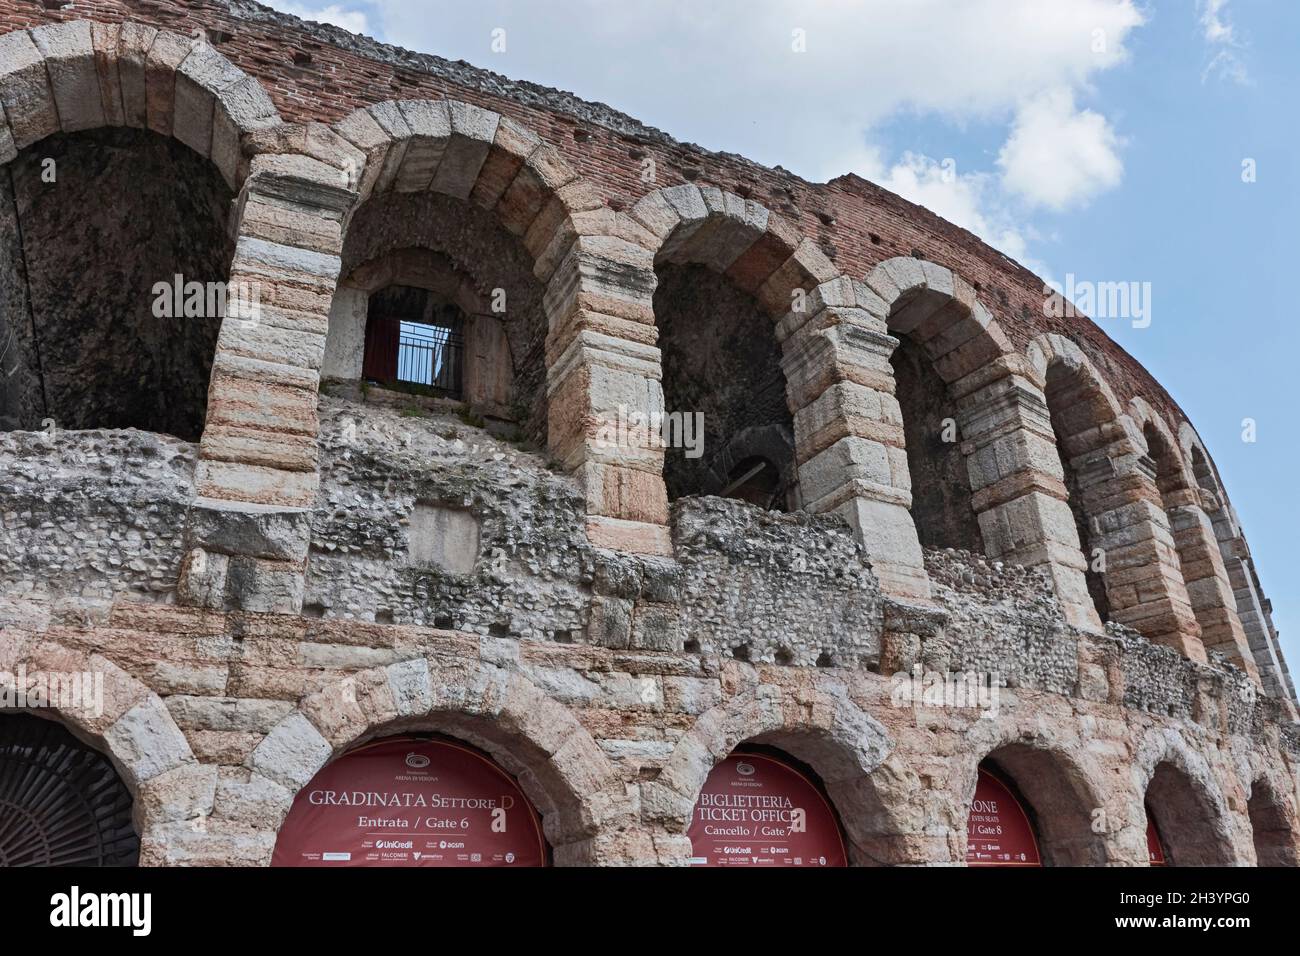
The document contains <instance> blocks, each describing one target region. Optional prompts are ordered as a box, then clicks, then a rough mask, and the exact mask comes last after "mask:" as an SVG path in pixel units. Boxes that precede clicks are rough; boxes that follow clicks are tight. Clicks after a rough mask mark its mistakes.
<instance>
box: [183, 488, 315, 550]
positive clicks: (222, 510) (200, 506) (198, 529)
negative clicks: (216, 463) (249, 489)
mask: <svg viewBox="0 0 1300 956" xmlns="http://www.w3.org/2000/svg"><path fill="white" fill-rule="evenodd" d="M186 537H187V540H188V541H189V542H191V547H201V548H203V549H204V550H205V551H208V552H209V553H212V552H215V553H218V554H227V555H244V556H246V557H254V558H267V559H270V560H279V561H302V560H304V559H305V558H306V557H307V546H308V544H309V543H310V540H311V512H309V511H306V510H305V509H298V508H290V509H284V508H271V507H267V506H265V505H252V504H245V503H241V502H233V501H212V500H206V499H203V498H198V499H196V500H195V502H194V504H192V505H191V506H190V511H189V527H188V528H187V529H186Z"/></svg>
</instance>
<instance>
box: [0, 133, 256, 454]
mask: <svg viewBox="0 0 1300 956" xmlns="http://www.w3.org/2000/svg"><path fill="white" fill-rule="evenodd" d="M47 162H52V163H53V165H52V166H47ZM51 172H52V173H54V174H55V175H56V177H57V178H56V179H55V180H54V181H49V179H48V176H47V173H51ZM106 197H107V198H108V199H111V200H112V201H107V199H106ZM232 198H233V197H232V194H231V192H230V189H229V188H228V187H227V186H226V184H225V181H224V180H223V179H222V178H221V175H220V173H219V172H218V171H217V169H216V167H215V166H213V165H212V163H211V162H209V161H208V160H206V159H204V158H203V157H202V156H200V155H198V154H197V153H195V152H194V151H193V150H191V149H190V148H188V147H187V146H185V145H183V144H181V143H179V142H176V141H175V140H173V139H170V138H168V137H164V136H160V135H158V134H156V133H152V132H146V131H142V130H135V129H98V130H88V131H85V132H78V133H60V134H56V135H54V136H50V137H48V138H46V139H43V140H41V141H40V143H38V144H36V145H33V146H31V147H28V148H27V149H25V150H23V151H22V152H21V153H19V155H18V156H17V158H15V159H14V160H13V161H12V162H10V163H9V164H7V165H6V166H5V167H4V168H3V169H0V429H3V430H24V431H35V430H38V429H42V428H46V427H48V422H49V421H50V420H52V421H53V423H54V426H55V427H56V428H58V429H61V430H86V429H99V428H115V429H116V428H138V429H140V430H142V431H148V432H161V433H166V434H169V435H175V436H177V437H179V438H182V439H184V440H186V441H196V440H198V438H199V436H200V434H201V432H202V430H203V424H204V421H205V419H206V413H207V398H208V386H209V379H210V377H211V369H212V361H213V356H214V354H215V351H216V343H217V335H218V332H219V330H220V328H221V322H222V315H223V312H224V306H225V305H226V304H228V294H236V295H241V296H248V297H250V298H253V300H254V301H256V299H255V298H254V297H256V296H257V295H258V290H257V288H256V284H255V283H251V282H250V283H247V284H243V285H240V286H239V287H237V288H235V289H232V290H227V285H226V283H227V280H228V279H229V267H230V258H231V252H232V248H233V246H232V240H231V237H230V235H229V233H228V230H227V223H228V219H229V214H230V206H231V200H232Z"/></svg>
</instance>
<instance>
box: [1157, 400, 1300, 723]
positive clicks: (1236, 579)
mask: <svg viewBox="0 0 1300 956" xmlns="http://www.w3.org/2000/svg"><path fill="white" fill-rule="evenodd" d="M1178 442H1179V447H1180V448H1181V450H1182V455H1183V459H1184V461H1185V462H1186V466H1187V468H1188V469H1189V470H1190V472H1191V475H1192V480H1193V482H1194V488H1195V490H1196V493H1197V495H1198V497H1199V501H1200V506H1201V509H1202V511H1203V512H1204V513H1205V515H1206V517H1207V519H1208V520H1209V522H1210V529H1211V533H1212V536H1213V540H1214V542H1215V543H1216V545H1217V547H1218V551H1219V556H1220V558H1221V559H1222V564H1223V568H1224V574H1225V575H1226V590H1227V595H1226V596H1225V597H1224V598H1223V600H1224V603H1225V604H1226V605H1227V606H1228V607H1231V608H1232V609H1233V611H1234V612H1235V615H1236V618H1237V620H1238V622H1239V623H1240V625H1241V629H1242V633H1243V635H1244V640H1245V647H1246V648H1247V649H1248V651H1249V653H1248V654H1246V655H1243V657H1244V658H1246V659H1251V660H1253V661H1254V663H1255V669H1256V671H1257V672H1258V674H1259V680H1260V683H1261V685H1262V686H1263V688H1264V692H1265V693H1266V694H1268V696H1270V697H1274V698H1277V699H1279V700H1281V701H1282V703H1283V706H1284V708H1285V709H1286V710H1287V712H1288V714H1289V715H1290V716H1291V717H1292V719H1295V718H1296V705H1295V698H1296V694H1295V685H1294V683H1293V682H1292V680H1291V674H1290V670H1289V669H1288V667H1287V664H1286V660H1285V659H1284V658H1283V657H1282V653H1281V649H1280V647H1279V646H1278V638H1277V629H1276V628H1275V627H1274V626H1273V618H1272V611H1271V605H1270V603H1269V601H1268V599H1267V598H1266V597H1265V596H1264V593H1263V589H1262V587H1261V586H1260V582H1259V576H1258V574H1257V573H1256V571H1255V564H1254V560H1253V559H1252V558H1251V555H1250V547H1249V545H1248V544H1247V543H1246V538H1245V535H1244V533H1243V532H1242V529H1241V522H1240V520H1239V519H1238V518H1237V513H1236V511H1235V509H1234V508H1233V507H1232V503H1231V502H1230V501H1229V500H1228V496H1227V492H1226V491H1225V489H1224V487H1223V482H1222V481H1221V479H1220V477H1219V472H1218V469H1217V467H1216V466H1215V464H1214V460H1213V459H1212V458H1211V457H1210V453H1209V450H1208V449H1207V448H1206V447H1205V443H1204V442H1202V441H1201V437H1200V436H1199V435H1198V434H1196V430H1195V429H1194V428H1193V427H1192V425H1191V423H1190V422H1186V421H1184V422H1182V423H1181V424H1180V426H1179V429H1178ZM1207 645H1209V646H1214V645H1213V644H1212V643H1210V642H1209V641H1208V640H1207ZM1219 649H1220V650H1223V651H1224V652H1225V653H1227V654H1228V656H1229V658H1230V659H1232V658H1233V654H1232V652H1231V651H1230V650H1228V649H1226V648H1222V647H1220V648H1219Z"/></svg>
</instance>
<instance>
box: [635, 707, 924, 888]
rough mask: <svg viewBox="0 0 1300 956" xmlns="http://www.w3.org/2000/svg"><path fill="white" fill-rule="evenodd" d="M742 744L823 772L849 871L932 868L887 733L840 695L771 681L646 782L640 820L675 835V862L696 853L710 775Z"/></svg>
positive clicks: (726, 710)
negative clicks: (696, 826) (694, 836)
mask: <svg viewBox="0 0 1300 956" xmlns="http://www.w3.org/2000/svg"><path fill="white" fill-rule="evenodd" d="M743 743H753V744H765V745H768V746H771V747H774V748H776V749H779V750H781V751H784V752H785V753H787V754H789V755H790V756H791V757H794V758H795V759H797V760H799V761H802V762H803V763H805V764H807V765H808V766H810V767H811V768H812V769H813V770H814V771H816V773H817V775H818V776H819V777H820V778H821V780H822V782H823V783H824V784H825V787H826V791H827V794H828V795H829V797H830V799H831V802H832V804H834V806H835V807H836V809H837V810H838V812H839V816H840V820H841V822H842V823H843V825H844V828H845V831H846V833H845V836H846V837H847V842H848V848H849V862H850V863H851V864H852V865H884V864H896V863H923V862H929V861H928V859H927V858H926V856H925V854H926V852H927V851H928V849H929V847H928V845H927V843H926V837H925V836H924V835H923V832H922V828H921V825H920V823H919V822H918V821H917V819H916V817H915V815H914V814H913V815H909V814H908V811H907V808H906V807H905V806H904V804H905V803H906V802H907V801H910V800H914V799H915V798H916V796H917V794H916V793H915V792H914V790H915V788H916V784H917V782H916V780H915V778H914V776H912V777H911V778H910V780H909V776H908V773H907V770H906V768H905V767H904V766H902V764H901V763H900V762H899V760H898V759H897V758H896V757H895V756H894V755H893V750H894V744H893V741H892V739H891V738H890V737H889V734H888V732H887V731H886V730H885V728H884V727H883V726H882V725H881V724H880V723H878V722H877V721H876V720H875V719H874V718H873V717H871V716H870V715H869V714H867V713H866V712H864V711H863V710H861V709H860V708H859V707H858V706H857V704H855V703H854V702H853V701H852V700H851V699H849V698H848V697H847V696H846V695H844V693H843V692H842V690H841V691H835V690H832V689H826V690H818V691H810V692H809V694H808V699H803V698H802V697H801V699H799V700H794V699H791V698H790V696H789V692H788V691H783V689H782V688H780V687H778V686H776V685H767V684H765V685H760V686H759V687H757V688H755V689H753V690H750V691H746V692H745V693H742V694H739V695H737V696H736V697H734V698H732V699H731V700H729V701H727V702H725V703H723V704H719V705H718V706H716V707H714V708H712V709H710V710H708V711H706V712H705V713H703V714H701V715H700V717H699V718H698V719H697V720H696V721H695V724H694V725H693V726H692V727H691V729H690V730H689V731H687V733H686V734H684V735H683V736H682V738H681V739H680V740H679V741H678V742H677V745H676V746H675V747H674V748H673V751H672V753H671V754H670V755H669V757H668V759H667V760H666V761H665V762H664V765H663V767H662V768H661V770H660V772H659V774H658V776H656V777H655V778H654V779H653V780H649V781H646V782H644V783H642V785H641V806H642V817H643V819H644V820H646V821H647V822H648V823H651V824H654V825H657V826H660V827H663V828H664V829H666V830H667V831H668V832H669V833H670V834H674V835H676V840H677V841H678V843H679V845H680V849H679V850H678V855H679V861H678V862H684V860H685V858H686V857H688V856H690V849H691V848H690V845H689V840H687V838H686V836H685V833H686V830H687V828H688V827H689V825H690V820H691V815H692V813H693V812H694V809H695V803H696V800H697V799H698V797H699V793H700V791H701V790H702V789H703V787H704V783H705V781H706V780H707V779H708V776H709V772H710V771H711V770H712V769H713V768H714V767H715V766H716V765H717V764H718V763H720V762H721V761H722V760H724V759H725V758H726V757H727V756H728V755H730V754H731V752H732V751H733V750H735V749H736V747H738V746H739V745H740V744H743ZM909 827H910V829H909Z"/></svg>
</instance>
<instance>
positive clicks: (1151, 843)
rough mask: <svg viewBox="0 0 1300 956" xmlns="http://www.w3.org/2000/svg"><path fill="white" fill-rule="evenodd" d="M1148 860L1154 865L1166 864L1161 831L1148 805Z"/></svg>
mask: <svg viewBox="0 0 1300 956" xmlns="http://www.w3.org/2000/svg"><path fill="white" fill-rule="evenodd" d="M1147 862H1148V863H1150V864H1151V865H1152V866H1164V865H1165V864H1166V863H1167V862H1168V861H1167V860H1166V859H1165V848H1164V847H1163V846H1161V845H1160V833H1159V832H1158V831H1157V830H1156V821H1155V820H1153V819H1152V818H1151V808H1150V807H1147Z"/></svg>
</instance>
